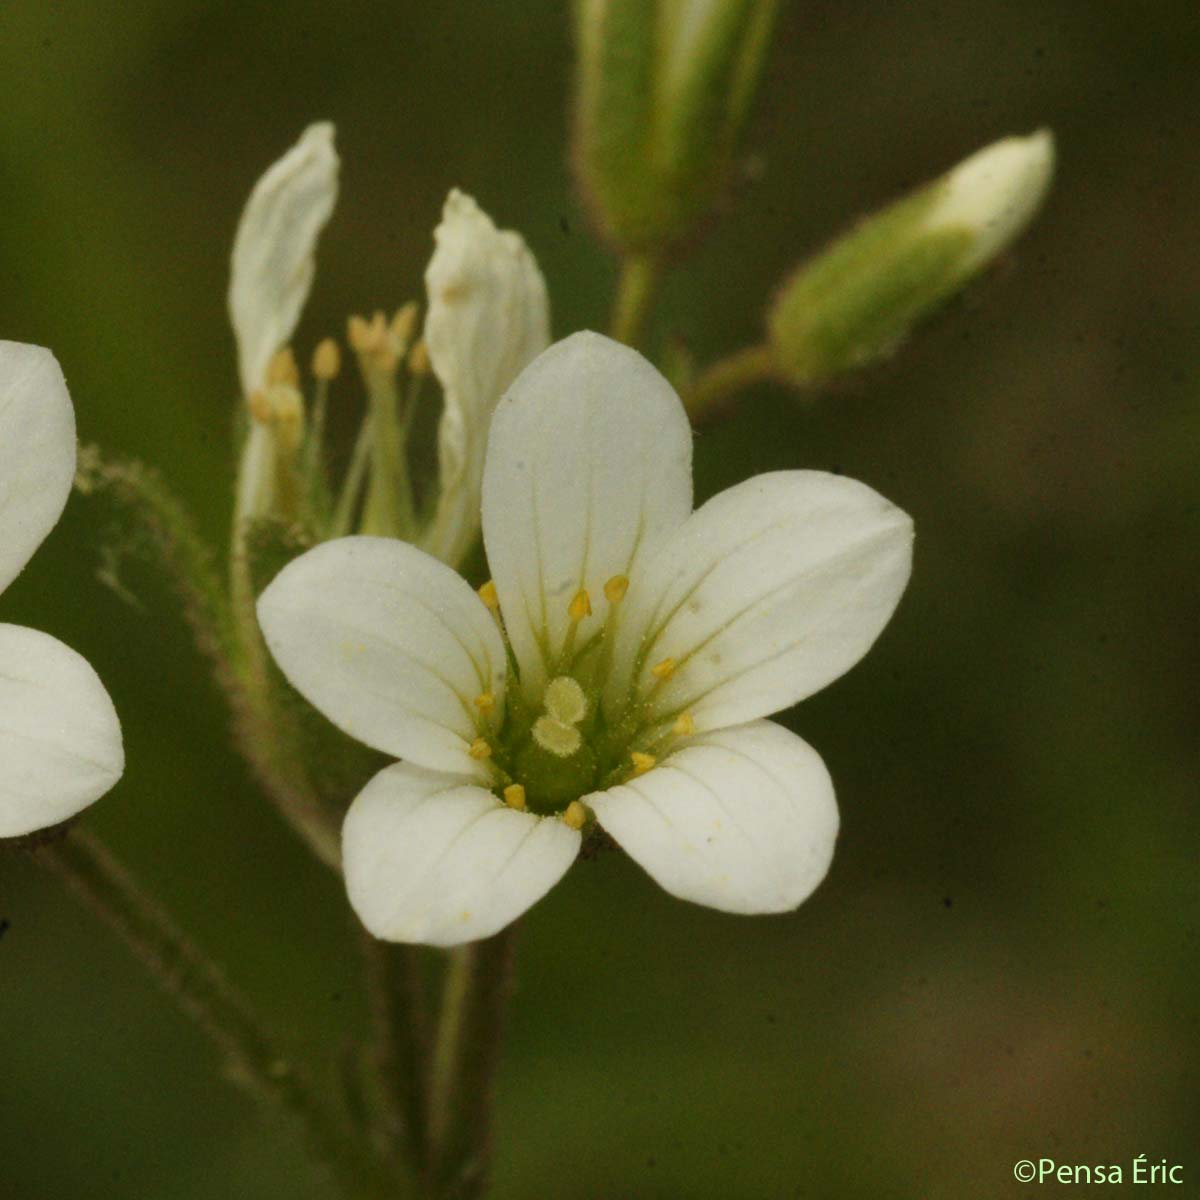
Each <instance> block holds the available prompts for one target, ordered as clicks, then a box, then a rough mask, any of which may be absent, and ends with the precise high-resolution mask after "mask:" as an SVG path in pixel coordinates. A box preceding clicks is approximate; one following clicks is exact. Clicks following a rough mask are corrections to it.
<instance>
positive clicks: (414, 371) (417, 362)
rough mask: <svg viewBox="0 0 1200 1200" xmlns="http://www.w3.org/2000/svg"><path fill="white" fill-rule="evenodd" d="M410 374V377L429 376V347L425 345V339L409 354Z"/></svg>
mask: <svg viewBox="0 0 1200 1200" xmlns="http://www.w3.org/2000/svg"><path fill="white" fill-rule="evenodd" d="M408 373H409V374H410V375H428V374H429V347H428V346H427V345H425V339H424V338H422V339H421V340H420V341H419V342H418V343H417V344H416V345H415V346H414V347H413V348H412V349H411V350H410V351H409V352H408Z"/></svg>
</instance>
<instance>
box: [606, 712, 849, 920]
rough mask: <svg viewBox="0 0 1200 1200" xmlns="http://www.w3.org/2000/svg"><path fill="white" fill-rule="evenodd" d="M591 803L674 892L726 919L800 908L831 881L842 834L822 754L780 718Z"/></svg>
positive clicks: (698, 742) (734, 733)
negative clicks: (829, 876)
mask: <svg viewBox="0 0 1200 1200" xmlns="http://www.w3.org/2000/svg"><path fill="white" fill-rule="evenodd" d="M587 803H588V804H590V805H591V807H592V809H593V811H594V812H595V814H596V817H597V819H598V820H599V822H600V824H601V825H602V826H603V827H604V828H605V829H606V830H607V831H608V832H609V833H611V834H612V836H613V837H614V838H616V840H617V841H618V842H619V843H620V844H621V847H622V849H624V851H625V852H626V853H627V854H628V855H629V856H630V858H632V859H633V860H634V861H635V862H637V863H638V864H639V865H640V866H642V867H643V868H644V869H645V870H646V872H647V873H648V874H649V875H650V876H651V877H652V878H653V879H654V880H655V882H656V883H658V884H659V885H660V886H661V887H663V888H664V889H665V890H666V891H668V892H670V893H671V895H673V896H678V897H679V898H680V899H682V900H692V901H695V902H696V903H697V904H705V905H707V906H708V907H710V908H719V909H721V910H723V911H725V912H734V913H775V912H788V911H790V910H791V909H793V908H795V907H796V906H797V905H799V904H800V903H801V902H802V901H804V900H806V899H807V898H808V897H809V896H810V895H811V894H812V893H813V891H814V890H815V889H816V887H817V885H818V884H819V883H820V882H821V880H822V879H824V878H825V873H826V872H827V871H828V869H829V864H830V861H831V860H832V858H833V846H834V841H835V840H836V838H837V831H838V811H837V804H836V802H835V800H834V795H833V784H832V782H831V781H830V778H829V772H828V771H827V770H826V769H825V764H824V763H823V762H822V761H821V758H820V755H818V754H817V752H816V751H815V750H814V749H813V748H812V747H811V746H809V745H808V744H807V743H806V742H804V741H803V740H801V739H800V738H798V737H797V736H796V735H795V734H794V733H791V732H790V731H789V730H787V729H784V728H783V726H782V725H776V724H775V723H774V722H773V721H756V722H754V723H753V724H749V725H741V726H736V727H734V728H732V729H723V730H720V731H719V732H716V733H709V734H703V735H700V736H698V737H696V738H694V739H692V740H691V741H689V742H688V743H687V744H685V745H684V746H683V748H682V749H679V750H676V751H675V752H674V753H673V754H671V755H670V757H668V758H666V759H664V761H663V762H661V763H660V764H659V765H658V766H656V767H655V768H654V769H653V770H652V771H650V772H648V773H647V774H646V775H643V776H640V777H637V778H634V779H630V780H629V781H628V782H627V783H624V784H621V785H620V786H618V787H614V788H610V789H609V790H608V791H606V792H599V793H596V794H594V795H592V796H588V797H587Z"/></svg>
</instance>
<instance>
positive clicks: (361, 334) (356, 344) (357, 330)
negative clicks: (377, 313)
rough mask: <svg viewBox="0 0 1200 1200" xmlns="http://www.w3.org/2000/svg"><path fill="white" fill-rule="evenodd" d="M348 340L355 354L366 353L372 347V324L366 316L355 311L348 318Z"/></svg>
mask: <svg viewBox="0 0 1200 1200" xmlns="http://www.w3.org/2000/svg"><path fill="white" fill-rule="evenodd" d="M346 341H348V342H349V343H350V349H351V350H353V351H354V353H355V354H366V353H367V352H368V351H369V350H370V349H371V325H370V322H368V321H367V319H366V317H360V316H359V315H358V314H357V313H355V314H353V315H352V316H350V317H348V318H347V319H346Z"/></svg>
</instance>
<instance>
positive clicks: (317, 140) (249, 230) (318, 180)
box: [229, 121, 339, 396]
mask: <svg viewBox="0 0 1200 1200" xmlns="http://www.w3.org/2000/svg"><path fill="white" fill-rule="evenodd" d="M333 137H334V128H333V126H332V125H331V124H330V123H329V122H328V121H321V122H318V123H316V124H314V125H310V126H309V127H308V128H307V129H306V130H305V131H304V133H303V134H302V135H301V137H300V140H299V141H298V142H297V143H296V144H295V145H294V146H293V147H292V148H291V149H290V150H289V151H288V152H287V153H286V154H285V155H284V156H283V157H282V158H281V159H279V160H278V161H277V162H276V163H274V164H273V165H272V166H271V167H270V168H269V169H268V170H267V172H266V174H264V175H263V176H262V178H261V179H260V180H259V181H258V183H256V184H255V185H254V190H253V191H252V192H251V193H250V199H249V200H248V201H247V202H246V207H245V209H244V210H243V212H242V217H241V221H240V222H239V224H238V229H237V235H236V236H235V238H234V242H233V261H232V273H231V277H230V283H229V316H230V319H231V320H232V322H233V332H234V336H235V338H236V339H237V351H238V370H239V374H240V378H241V384H242V391H243V393H244V394H245V395H247V396H248V395H249V394H250V393H251V392H253V391H254V390H255V389H256V388H260V387H262V386H263V383H264V380H265V375H266V370H267V365H268V363H269V362H270V361H271V358H272V356H273V355H274V354H275V352H276V351H277V350H279V349H280V348H281V347H282V346H284V345H285V344H286V343H287V341H288V339H289V338H290V337H291V336H292V333H293V332H294V331H295V328H296V322H297V321H298V320H299V319H300V312H301V310H302V309H303V307H304V303H305V301H306V300H307V299H308V293H309V291H310V290H311V288H312V281H313V272H314V270H315V257H314V256H315V253H316V247H317V238H318V237H319V235H320V233H321V230H322V229H324V227H325V225H326V223H327V222H328V220H329V218H330V215H331V214H332V213H333V206H334V203H335V201H336V200H337V187H338V165H339V164H338V156H337V151H336V150H335V149H334V145H333Z"/></svg>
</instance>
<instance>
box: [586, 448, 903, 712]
mask: <svg viewBox="0 0 1200 1200" xmlns="http://www.w3.org/2000/svg"><path fill="white" fill-rule="evenodd" d="M911 569H912V521H911V520H910V519H909V517H908V516H907V515H906V514H905V513H904V512H902V511H901V510H900V509H898V508H897V507H896V506H895V505H894V504H891V503H889V502H888V501H887V500H885V499H884V498H883V497H882V496H880V495H879V494H878V493H877V492H875V491H872V489H871V488H869V487H867V486H866V485H865V484H862V483H857V482H856V481H855V480H853V479H846V478H845V477H843V476H840V475H828V474H825V473H823V472H821V471H780V472H776V473H773V474H767V475H757V476H755V477H754V478H753V479H748V480H746V481H745V482H744V483H740V484H738V485H737V486H736V487H732V488H730V489H729V490H728V491H725V492H722V493H721V494H720V495H718V496H715V497H713V499H711V500H710V501H708V503H707V504H705V505H703V506H702V507H701V508H699V509H698V510H697V511H696V512H695V513H693V514H692V516H691V517H690V518H689V519H688V521H687V522H686V523H685V524H684V525H683V526H682V527H681V528H680V529H679V530H678V532H677V533H676V535H675V537H674V538H672V539H671V540H670V541H669V542H668V543H667V544H666V545H665V546H664V547H663V548H662V550H661V551H660V552H659V553H658V555H656V556H655V558H654V559H653V561H651V562H649V563H647V564H646V568H645V570H644V571H643V572H641V573H640V575H639V576H637V577H636V578H635V579H634V581H633V584H632V586H631V588H630V592H629V596H628V599H627V600H626V604H627V605H628V606H629V611H628V613H627V620H626V621H625V622H624V623H623V625H622V626H621V629H620V635H619V640H618V646H617V650H616V654H615V661H616V666H615V669H614V672H613V675H612V677H611V680H610V684H609V698H608V699H609V703H610V705H611V704H612V703H614V701H616V702H619V700H620V698H621V697H622V696H624V695H626V694H630V693H632V694H634V695H636V696H638V697H640V702H641V703H643V704H644V705H645V707H646V710H647V711H648V712H650V713H651V714H652V715H653V716H654V717H656V718H661V719H668V718H669V717H670V716H672V715H674V714H676V713H680V712H685V711H686V712H688V713H690V714H691V716H692V717H693V719H694V720H695V722H696V724H697V728H699V729H716V728H720V727H722V726H725V725H739V724H742V723H743V722H745V721H752V720H755V719H756V718H758V717H763V716H767V715H768V714H770V713H773V712H779V711H780V710H781V709H784V708H788V707H790V706H791V705H793V704H795V703H796V702H797V701H799V700H802V699H804V698H805V697H806V696H810V695H811V694H812V693H813V692H815V691H818V690H819V689H820V688H823V687H824V686H825V685H826V684H827V683H830V682H832V681H833V680H834V679H837V678H838V676H840V675H842V674H844V673H845V672H846V671H848V670H849V669H850V668H851V667H852V666H853V665H854V664H855V663H856V662H858V660H859V659H860V658H862V656H863V655H864V654H865V653H866V652H867V651H868V650H869V649H870V648H871V645H872V643H873V642H874V641H875V639H876V638H877V637H878V636H879V634H880V632H881V631H882V630H883V627H884V626H885V625H886V624H887V622H888V620H889V618H890V617H891V615H892V613H893V612H894V611H895V608H896V605H897V604H898V603H899V600H900V596H901V593H902V592H903V591H904V588H905V585H906V584H907V583H908V577H909V574H910V572H911ZM663 662H667V663H670V664H671V671H670V673H669V674H666V677H659V676H656V675H654V674H653V673H652V672H653V669H654V667H655V666H656V665H657V664H659V663H663ZM664 674H665V673H664Z"/></svg>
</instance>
